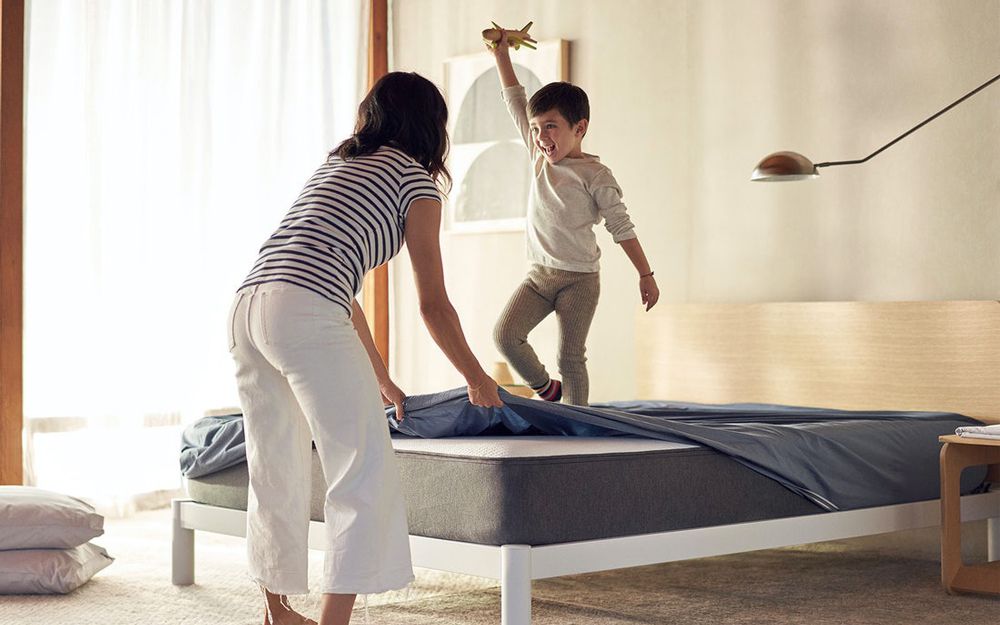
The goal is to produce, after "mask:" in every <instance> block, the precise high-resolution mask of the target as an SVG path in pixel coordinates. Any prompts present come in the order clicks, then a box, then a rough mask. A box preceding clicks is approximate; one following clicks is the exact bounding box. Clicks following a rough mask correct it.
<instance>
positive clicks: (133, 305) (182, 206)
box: [24, 0, 367, 512]
mask: <svg viewBox="0 0 1000 625" xmlns="http://www.w3.org/2000/svg"><path fill="white" fill-rule="evenodd" d="M28 6H29V9H28V28H27V34H28V37H27V39H28V44H27V45H28V48H27V55H26V58H27V62H26V63H27V69H26V74H27V90H26V91H27V96H26V98H27V101H26V108H25V111H26V114H25V117H26V129H25V137H26V139H25V152H26V156H25V171H26V174H25V176H26V179H25V324H24V325H25V330H24V331H25V336H24V343H25V347H24V353H25V365H24V366H25V369H24V380H25V389H24V402H25V416H26V423H27V427H26V429H27V433H26V434H27V439H28V441H29V442H28V445H27V449H28V459H29V467H28V469H29V470H28V478H29V480H30V481H31V482H33V483H34V484H36V485H38V486H41V487H43V488H53V489H56V490H61V491H65V492H69V493H72V494H75V495H77V496H82V497H86V498H89V499H91V500H93V501H95V502H96V503H97V504H98V505H99V506H102V507H104V508H105V509H106V510H108V509H110V510H109V511H111V512H113V511H115V510H116V509H117V510H118V511H125V510H128V509H130V508H131V507H132V506H133V504H134V503H135V498H136V496H137V495H139V494H143V493H154V492H158V491H159V492H164V491H171V490H175V489H177V488H178V487H179V486H180V479H179V474H178V468H177V467H178V464H177V456H178V450H179V432H180V429H181V427H182V426H183V425H184V424H186V423H188V422H190V421H191V420H193V419H195V418H197V417H199V416H201V414H202V413H203V412H204V411H205V410H206V409H208V408H213V407H220V406H231V405H236V404H237V396H236V390H235V384H234V381H233V365H232V361H231V360H230V358H229V354H228V352H227V350H226V347H227V346H226V345H225V316H226V313H227V312H228V307H229V304H230V301H231V298H232V294H233V292H234V291H235V289H236V287H237V286H238V285H239V283H240V281H241V280H242V278H243V277H244V275H245V274H246V273H247V271H248V270H249V268H250V266H251V265H252V264H253V260H254V258H255V257H256V253H257V248H258V247H259V245H260V244H261V243H262V242H263V241H264V239H266V237H267V236H268V235H269V234H270V233H271V231H272V230H273V228H274V227H275V226H276V225H277V224H278V221H279V220H280V219H281V217H282V215H283V214H284V212H285V211H286V210H287V208H288V206H289V205H290V204H291V202H292V201H293V200H294V198H295V196H296V195H297V193H298V191H299V190H300V188H301V185H302V184H303V183H304V182H305V180H306V179H307V178H308V177H309V175H310V174H311V173H312V171H313V169H314V168H315V167H316V166H318V165H319V163H320V162H321V161H322V160H323V159H324V158H325V155H326V152H327V151H328V150H329V149H330V148H331V147H332V146H333V145H334V144H335V143H336V142H337V141H338V140H340V139H342V138H343V137H344V136H346V135H347V134H349V132H350V131H351V128H352V125H353V123H354V118H355V114H356V107H357V102H358V100H359V99H360V96H361V95H362V92H363V88H364V81H365V76H366V69H367V68H366V65H365V63H366V58H367V56H366V51H367V2H364V1H363V0H336V1H330V0H297V1H296V2H276V1H274V0H240V1H239V2H235V1H234V2H228V1H227V2H222V1H207V0H188V1H176V0H88V1H82V0H81V1H79V2H65V1H63V0H32V1H31V2H30V3H29V5H28Z"/></svg>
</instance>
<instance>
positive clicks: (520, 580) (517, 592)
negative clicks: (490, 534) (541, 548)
mask: <svg viewBox="0 0 1000 625" xmlns="http://www.w3.org/2000/svg"><path fill="white" fill-rule="evenodd" d="M500 624H501V625H531V547H530V546H528V545H503V546H501V547H500Z"/></svg>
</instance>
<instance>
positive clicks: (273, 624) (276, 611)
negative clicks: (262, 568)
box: [264, 590, 317, 625]
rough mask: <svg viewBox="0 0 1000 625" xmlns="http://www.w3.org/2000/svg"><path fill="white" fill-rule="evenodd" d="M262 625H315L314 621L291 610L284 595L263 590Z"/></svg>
mask: <svg viewBox="0 0 1000 625" xmlns="http://www.w3.org/2000/svg"><path fill="white" fill-rule="evenodd" d="M264 600H265V602H266V603H265V605H264V625H317V623H316V621H314V620H312V619H311V618H307V617H305V616H303V615H302V614H299V613H298V612H296V611H295V610H293V609H292V606H291V605H289V603H288V598H287V597H286V596H285V595H276V594H274V593H272V592H271V591H269V590H264Z"/></svg>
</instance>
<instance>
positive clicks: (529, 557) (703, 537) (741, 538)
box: [172, 491, 1000, 625]
mask: <svg viewBox="0 0 1000 625" xmlns="http://www.w3.org/2000/svg"><path fill="white" fill-rule="evenodd" d="M940 518H941V511H940V503H939V500H936V499H935V500H931V501H921V502H917V503H907V504H899V505H893V506H879V507H876V508H866V509H862V510H849V511H844V512H825V513H817V514H811V515H805V516H798V517H788V518H782V519H773V520H768V521H754V522H750V523H737V524H732V525H719V526H715V527H701V528H695V529H686V530H677V531H671V532H660V533H656V534H642V535H638V536H624V537H621V538H609V539H603V540H588V541H581V542H571V543H560V544H554V545H544V546H539V547H532V546H529V545H502V546H496V545H479V544H475V543H463V542H456V541H450V540H441V539H437V538H427V537H424V536H410V549H411V551H412V555H413V565H414V566H417V567H422V568H428V569H436V570H441V571H449V572H454V573H463V574H466V575H475V576H479V577H485V578H489V579H495V580H499V582H500V615H501V616H500V622H501V624H502V625H530V623H531V582H532V580H536V579H545V578H548V577H559V576H562V575H574V574H579V573H591V572H594V571H604V570H610V569H620V568H627V567H632V566H643V565H648V564H658V563H662V562H674V561H678V560H687V559H691V558H703V557H709V556H718V555H725V554H730V553H742V552H746V551H756V550H759V549H771V548H775V547H787V546H792V545H800V544H806V543H813V542H822V541H826V540H837V539H843V538H853V537H856V536H868V535H872V534H882V533H886V532H895V531H900V530H907V529H915V528H921V527H930V526H934V525H938V524H939V522H940ZM982 519H988V522H987V527H988V539H987V540H988V550H989V554H988V555H989V560H990V561H994V560H1000V491H997V492H990V493H982V494H976V495H966V496H965V497H963V498H962V520H963V521H978V520H982ZM195 531H205V532H215V533H219V534H226V535H229V536H241V537H245V536H246V512H244V511H242V510H233V509H229V508H221V507H218V506H211V505H206V504H202V503H197V502H195V501H192V500H190V499H175V500H174V501H173V543H172V549H173V556H172V581H173V583H174V584H176V585H188V584H193V583H194V565H195V556H194V554H195ZM324 540H325V538H324V533H323V524H322V523H321V522H318V521H312V522H310V524H309V547H310V548H312V549H323V545H324Z"/></svg>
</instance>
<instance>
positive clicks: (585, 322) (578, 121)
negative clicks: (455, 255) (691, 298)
mask: <svg viewBox="0 0 1000 625" xmlns="http://www.w3.org/2000/svg"><path fill="white" fill-rule="evenodd" d="M492 52H493V55H494V57H495V59H496V63H497V71H498V72H499V73H500V83H501V84H502V85H503V99H504V102H505V103H506V104H507V110H508V111H509V112H510V115H511V117H512V118H513V119H514V123H515V125H516V126H517V128H518V130H519V131H520V133H521V137H522V138H523V139H524V143H525V145H526V146H527V148H528V153H529V157H530V160H531V166H532V173H533V179H532V185H531V200H530V202H529V204H528V220H527V235H528V257H529V260H530V261H531V263H532V265H531V270H530V271H529V272H528V277H527V279H525V281H524V282H522V283H521V285H520V286H519V287H518V288H517V290H516V291H514V294H513V295H512V296H511V298H510V301H509V302H508V303H507V307H506V308H505V309H504V311H503V313H501V315H500V319H499V320H497V324H496V327H495V328H494V331H493V338H494V341H495V342H496V346H497V349H499V350H500V353H501V354H503V356H504V357H505V358H506V359H507V360H508V361H509V362H510V364H511V366H512V367H513V368H514V370H515V371H517V373H518V374H519V375H520V376H521V377H522V378H524V381H525V382H526V383H527V384H528V385H529V386H531V388H532V389H534V390H535V392H536V393H537V394H538V396H539V397H541V398H542V399H544V400H546V401H559V400H560V399H561V398H562V396H563V395H565V396H566V400H567V402H568V403H570V404H574V405H577V406H586V405H587V397H588V394H589V391H590V384H589V380H588V377H587V364H586V363H587V358H586V349H587V346H586V342H587V333H588V332H589V330H590V323H591V321H592V320H593V318H594V311H595V310H596V309H597V299H598V296H599V294H600V274H599V273H598V270H599V264H598V259H599V258H600V256H601V250H600V249H599V248H598V247H597V239H596V237H595V236H594V231H593V227H594V225H595V224H598V223H600V221H601V219H603V220H604V227H605V228H607V229H608V232H610V233H611V236H612V237H613V238H614V241H615V243H617V244H619V245H621V246H622V249H624V250H625V254H627V255H628V257H629V260H631V261H632V264H633V265H635V268H636V271H638V272H639V293H640V295H641V296H642V303H643V304H645V305H646V310H649V309H650V308H652V307H653V305H654V304H656V300H657V299H658V298H659V296H660V291H659V289H658V288H657V286H656V280H655V279H654V278H653V272H652V271H651V270H650V268H649V263H648V262H647V261H646V255H645V254H644V253H643V251H642V246H641V245H640V244H639V239H637V238H636V235H635V229H634V227H633V225H632V222H631V221H630V220H629V217H628V213H627V212H626V210H625V205H624V204H622V192H621V189H620V188H619V186H618V183H617V182H616V181H615V179H614V176H612V175H611V170H610V169H608V168H607V167H606V166H605V165H603V164H601V162H600V159H598V158H597V157H596V156H594V155H592V154H587V153H585V152H583V150H582V147H581V142H582V141H583V137H584V135H586V134H587V126H588V124H589V123H590V119H589V118H590V104H589V102H588V100H587V94H586V93H585V92H584V91H583V89H580V88H579V87H577V86H574V85H571V84H569V83H565V82H555V83H550V84H548V85H545V86H544V87H542V88H541V89H539V90H538V92H537V93H535V94H534V95H533V96H532V97H531V101H530V102H529V101H527V98H526V97H525V91H524V87H522V86H521V85H520V84H518V82H517V77H516V76H515V75H514V67H513V65H511V61H510V49H509V45H508V43H507V32H506V31H504V32H503V34H502V37H501V39H500V41H499V42H498V43H497V45H496V47H495V48H493V49H492ZM553 311H554V312H555V313H556V319H557V320H558V322H559V354H558V365H559V372H560V373H561V374H562V376H563V382H562V383H560V382H559V380H554V379H552V378H550V377H549V374H548V373H547V372H546V370H545V366H544V365H542V363H541V362H540V361H539V360H538V356H537V355H536V354H535V350H534V349H532V347H531V345H530V344H528V333H529V332H530V331H531V330H532V329H533V328H534V327H535V326H537V325H538V324H539V323H541V321H542V320H543V319H544V318H545V317H547V316H548V315H549V313H551V312H553Z"/></svg>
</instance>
